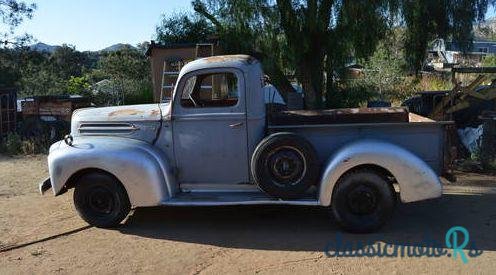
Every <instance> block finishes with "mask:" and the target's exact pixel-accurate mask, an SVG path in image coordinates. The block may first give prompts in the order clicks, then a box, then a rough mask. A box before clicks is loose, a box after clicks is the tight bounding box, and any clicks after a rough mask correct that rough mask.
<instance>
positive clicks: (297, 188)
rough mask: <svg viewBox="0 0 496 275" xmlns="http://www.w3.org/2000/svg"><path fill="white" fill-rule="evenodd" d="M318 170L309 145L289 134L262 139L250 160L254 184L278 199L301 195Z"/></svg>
mask: <svg viewBox="0 0 496 275" xmlns="http://www.w3.org/2000/svg"><path fill="white" fill-rule="evenodd" d="M319 170H320V169H319V163H318V160H317V154H316V153H315V150H314V149H313V146H312V145H311V144H310V143H309V142H308V141H307V140H305V139H304V138H302V137H300V136H298V135H295V134H292V133H277V134H273V135H271V136H269V137H267V138H265V139H264V140H262V141H261V142H260V144H259V145H258V146H257V148H256V149H255V152H254V153H253V157H252V160H251V173H252V176H253V179H254V181H255V183H256V184H257V185H258V187H259V188H260V189H261V190H263V191H265V192H266V193H268V194H269V195H271V196H273V197H276V198H282V199H295V198H299V197H301V196H302V195H303V194H304V193H305V191H307V190H308V188H309V187H310V186H312V185H313V184H315V183H316V182H317V180H318V177H319Z"/></svg>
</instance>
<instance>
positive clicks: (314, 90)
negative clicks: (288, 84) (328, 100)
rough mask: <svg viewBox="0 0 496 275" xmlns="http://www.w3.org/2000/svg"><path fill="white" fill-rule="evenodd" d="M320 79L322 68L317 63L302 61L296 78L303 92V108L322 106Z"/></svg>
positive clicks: (321, 77) (311, 108) (318, 107)
mask: <svg viewBox="0 0 496 275" xmlns="http://www.w3.org/2000/svg"><path fill="white" fill-rule="evenodd" d="M322 79H323V68H322V66H321V65H319V64H308V63H306V62H305V63H303V64H302V66H301V68H300V70H299V76H298V80H299V81H300V82H301V84H302V86H303V87H302V88H303V91H304V92H305V109H307V110H315V109H320V108H322Z"/></svg>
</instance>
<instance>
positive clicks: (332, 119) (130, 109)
mask: <svg viewBox="0 0 496 275" xmlns="http://www.w3.org/2000/svg"><path fill="white" fill-rule="evenodd" d="M264 85H265V83H264V81H263V72H262V69H261V66H260V63H259V62H258V61H257V60H255V59H253V58H252V57H249V56H244V55H232V56H216V57H209V58H204V59H199V60H196V61H193V62H190V63H188V64H187V65H186V66H184V67H183V69H182V70H181V72H180V74H179V77H178V80H177V84H176V86H175V91H174V93H173V96H172V98H171V99H170V102H167V103H160V104H148V105H136V106H118V107H106V108H86V109H80V110H77V111H75V112H74V114H73V117H72V124H71V133H70V135H68V136H66V138H65V139H64V140H63V141H59V142H57V143H55V144H53V145H52V146H51V147H50V152H49V155H48V166H49V174H50V177H49V178H48V179H47V180H45V181H44V182H42V183H41V184H40V191H41V193H44V192H45V191H47V190H49V189H50V188H51V189H52V191H53V194H54V195H60V194H63V193H65V192H66V191H67V190H68V189H71V188H74V189H75V190H74V204H75V207H76V209H77V211H78V213H79V214H80V216H81V217H82V218H83V219H84V220H85V221H87V222H88V223H89V224H91V225H94V226H97V227H112V226H116V225H118V224H119V223H120V222H121V221H122V220H123V219H125V218H126V216H127V215H128V213H129V211H130V209H131V208H132V207H147V206H160V205H162V206H220V205H255V204H272V205H274V204H281V205H306V206H316V207H317V206H319V207H325V208H328V209H329V211H330V212H331V213H332V214H333V215H334V217H335V218H336V220H337V222H338V223H339V224H340V225H341V226H342V228H344V229H345V230H348V231H352V232H371V231H374V230H377V229H379V228H380V227H381V226H382V225H383V224H384V223H385V222H386V221H387V220H388V219H389V218H390V216H391V214H392V212H393V209H394V206H395V204H396V202H397V200H398V199H400V200H401V202H403V203H408V202H415V201H421V200H426V199H432V198H437V197H439V196H441V193H442V187H441V182H440V176H442V175H443V174H444V173H445V172H446V171H447V170H446V169H447V168H448V164H449V160H450V156H449V153H448V152H449V150H447V149H448V148H447V147H448V146H447V145H446V144H447V142H446V140H447V138H448V137H447V134H446V132H447V131H446V129H447V128H448V127H447V126H449V125H450V123H449V122H435V121H432V120H429V119H427V118H423V117H420V116H416V115H414V114H409V113H408V111H407V110H404V109H401V108H377V109H373V108H370V109H367V108H364V109H341V110H323V111H285V110H282V111H281V110H280V111H278V112H270V111H267V110H271V109H272V108H268V107H267V106H268V105H267V104H266V102H265V100H264V94H263V92H262V88H263V86H264ZM288 211H290V210H288Z"/></svg>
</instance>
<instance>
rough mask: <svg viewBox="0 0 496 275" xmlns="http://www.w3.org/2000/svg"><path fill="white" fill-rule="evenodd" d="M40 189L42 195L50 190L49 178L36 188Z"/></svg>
mask: <svg viewBox="0 0 496 275" xmlns="http://www.w3.org/2000/svg"><path fill="white" fill-rule="evenodd" d="M38 188H39V189H40V194H41V195H43V194H45V193H46V191H48V190H50V189H52V182H51V181H50V178H47V179H46V180H44V181H43V182H41V183H40V184H39V186H38Z"/></svg>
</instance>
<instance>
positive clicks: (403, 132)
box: [268, 108, 452, 175]
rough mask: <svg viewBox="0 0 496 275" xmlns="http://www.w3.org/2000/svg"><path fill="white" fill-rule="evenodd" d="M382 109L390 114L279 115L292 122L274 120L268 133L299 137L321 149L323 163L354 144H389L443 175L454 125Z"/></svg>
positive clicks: (360, 111)
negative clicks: (449, 132)
mask: <svg viewBox="0 0 496 275" xmlns="http://www.w3.org/2000/svg"><path fill="white" fill-rule="evenodd" d="M379 109H383V110H382V111H384V109H388V110H391V113H387V115H384V112H382V111H381V110H377V111H375V112H374V111H370V109H368V110H366V111H368V113H367V114H368V115H364V114H363V113H364V112H363V110H364V109H348V110H350V111H348V112H342V111H341V112H339V110H328V111H316V112H315V111H286V112H284V113H285V114H279V115H289V116H292V119H290V120H288V121H285V122H284V121H280V120H276V121H275V122H274V121H273V120H271V121H270V124H269V126H268V131H269V133H274V132H294V133H297V134H300V135H301V136H303V137H305V138H306V139H307V140H308V141H309V142H310V143H312V145H313V146H314V147H315V148H318V150H317V154H318V157H319V159H320V161H321V162H322V163H324V162H325V161H327V160H328V159H329V157H330V156H331V155H332V154H333V153H334V152H336V151H337V150H338V149H340V148H342V147H343V146H344V145H346V144H348V143H351V142H353V141H355V140H357V141H358V140H363V139H371V140H382V141H386V142H390V143H393V144H396V145H399V146H401V147H403V148H405V149H407V150H409V151H410V152H412V153H414V154H415V155H417V156H418V157H419V158H421V159H422V160H424V161H425V162H426V163H427V164H428V165H429V166H430V167H431V168H432V169H433V170H434V171H435V172H436V173H438V174H439V175H440V174H441V173H442V172H443V168H444V156H445V144H446V139H447V138H448V137H447V135H446V131H445V128H446V125H450V124H452V122H437V121H434V120H431V119H429V118H425V117H422V116H419V115H416V114H411V113H410V114H409V113H408V112H407V111H406V110H405V109H403V108H379ZM351 110H356V111H351ZM314 114H315V116H314ZM391 114H392V115H391ZM369 115H370V116H369ZM405 115H406V119H405ZM388 116H390V117H388ZM297 122H298V123H297Z"/></svg>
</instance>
